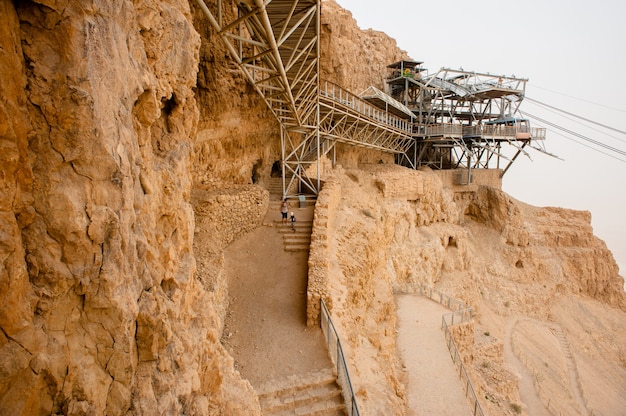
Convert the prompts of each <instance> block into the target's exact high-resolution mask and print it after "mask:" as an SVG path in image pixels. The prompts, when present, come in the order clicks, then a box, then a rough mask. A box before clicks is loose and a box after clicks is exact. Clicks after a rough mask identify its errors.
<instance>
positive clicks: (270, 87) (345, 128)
mask: <svg viewBox="0 0 626 416" xmlns="http://www.w3.org/2000/svg"><path fill="white" fill-rule="evenodd" d="M196 2H197V3H198V5H199V6H200V8H201V9H202V11H203V12H204V14H205V15H206V17H207V19H208V21H209V23H210V24H211V26H212V27H213V28H214V30H215V31H216V32H217V33H218V35H219V36H220V38H221V39H222V41H223V42H224V44H225V45H226V47H227V49H228V51H229V53H230V55H231V56H232V58H233V59H234V60H235V62H236V63H237V64H238V66H239V68H240V69H241V70H242V72H243V74H244V75H245V76H246V78H247V80H248V82H250V83H251V84H252V85H253V86H254V88H255V89H256V91H257V92H258V93H259V94H260V96H261V97H262V98H263V100H264V101H265V103H266V104H267V106H268V107H269V109H270V110H271V111H272V113H273V114H274V116H275V118H276V119H277V121H278V122H279V124H280V128H281V151H282V159H281V166H282V180H283V196H284V197H288V196H290V195H292V196H293V194H294V193H303V192H305V193H313V194H317V192H318V191H319V189H320V187H321V173H320V172H321V166H320V160H321V158H322V157H324V156H325V155H327V154H329V153H331V152H334V150H335V144H336V143H345V144H349V145H354V146H359V147H365V148H370V149H376V150H379V151H383V152H388V153H392V154H394V155H395V161H396V163H398V164H400V165H403V166H407V167H410V168H413V169H417V168H418V167H420V166H429V167H431V168H433V169H467V171H468V174H467V178H468V179H467V180H468V183H469V181H471V174H470V171H471V170H472V169H489V168H497V169H502V175H504V173H506V171H507V170H508V169H509V167H510V166H511V164H512V163H513V162H514V161H515V159H516V158H517V157H518V156H519V155H520V154H524V155H527V156H528V153H527V151H526V149H527V148H533V149H536V150H538V151H540V152H545V149H544V146H543V141H544V139H545V129H538V128H532V127H530V125H529V122H528V120H527V119H525V118H523V117H522V116H521V112H520V110H519V108H520V105H521V103H522V101H523V99H524V94H525V88H526V82H527V81H528V80H527V79H524V78H518V77H515V76H505V75H492V74H489V73H478V72H473V71H464V70H462V69H459V70H453V69H446V68H442V69H440V70H438V71H437V72H435V73H433V74H429V73H428V71H427V70H426V69H425V68H423V67H422V62H419V61H411V60H403V61H399V62H395V63H391V64H390V65H389V66H388V68H387V69H388V73H387V76H386V79H384V80H383V81H384V82H383V84H384V87H383V90H380V89H378V88H376V87H374V86H370V87H368V88H367V89H366V90H365V91H362V92H361V93H360V94H356V93H354V92H351V91H347V90H345V89H344V88H342V87H341V86H339V85H336V84H332V83H330V82H327V81H325V80H321V79H320V70H319V62H320V51H319V44H320V41H319V39H320V7H321V2H320V0H273V1H269V2H267V1H265V2H264V1H262V0H246V1H240V2H238V3H237V11H236V12H237V13H236V14H233V13H232V10H231V9H229V6H228V5H226V4H223V3H222V1H221V0H218V1H217V4H216V5H213V6H212V8H209V6H208V5H207V4H206V3H205V2H204V0H196ZM229 4H230V3H229ZM545 153H547V152H545ZM333 155H334V154H333ZM333 160H334V157H333Z"/></svg>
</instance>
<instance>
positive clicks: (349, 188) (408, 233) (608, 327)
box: [308, 164, 626, 415]
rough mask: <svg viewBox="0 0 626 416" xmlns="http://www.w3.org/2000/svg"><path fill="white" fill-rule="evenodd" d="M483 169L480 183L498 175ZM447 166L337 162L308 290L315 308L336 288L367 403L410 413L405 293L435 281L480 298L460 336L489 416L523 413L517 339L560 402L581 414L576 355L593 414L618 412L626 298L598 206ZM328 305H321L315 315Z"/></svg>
mask: <svg viewBox="0 0 626 416" xmlns="http://www.w3.org/2000/svg"><path fill="white" fill-rule="evenodd" d="M481 173H483V172H475V174H478V175H479V176H477V177H476V178H475V179H476V182H478V183H481V182H482V183H489V182H492V179H491V178H489V177H483V175H480V174H481ZM484 173H486V174H489V172H484ZM493 173H496V174H497V172H493ZM447 176H448V174H447V173H446V172H444V173H442V174H439V172H432V171H429V170H428V169H426V170H421V171H413V170H409V169H405V168H400V167H398V166H393V165H378V164H377V165H369V166H362V168H361V169H359V170H343V169H336V170H335V171H334V173H333V175H331V176H330V177H329V178H327V182H326V186H325V187H324V190H323V191H322V193H321V194H320V196H319V199H318V206H317V207H316V211H317V212H316V216H317V218H316V222H315V224H314V229H313V236H312V245H311V254H310V257H309V288H308V296H309V300H310V301H311V304H312V305H315V301H316V300H317V298H318V297H323V298H324V299H325V301H326V303H327V304H328V305H329V308H330V309H331V314H332V315H333V319H334V320H335V324H336V325H338V326H339V327H340V332H341V333H342V334H344V337H345V339H344V351H345V352H346V355H347V356H348V361H349V362H350V363H351V364H352V366H351V370H352V371H353V373H352V374H351V378H352V381H353V384H354V385H355V390H356V391H357V397H358V399H359V403H360V405H361V406H362V409H363V410H364V413H366V414H382V413H385V412H386V411H388V410H389V409H394V410H393V412H392V413H394V414H403V413H404V412H406V409H405V407H404V406H405V405H406V402H405V400H406V399H405V390H404V389H405V385H404V383H403V375H402V364H401V363H400V362H399V360H398V356H397V354H395V353H394V351H395V345H396V317H395V310H396V306H395V301H394V293H397V292H401V293H419V287H420V285H427V286H430V287H436V288H438V289H439V290H442V291H443V292H444V293H447V294H448V295H450V296H454V297H456V298H458V299H461V300H463V301H464V302H465V303H466V304H468V305H471V306H473V307H474V308H475V311H476V316H475V327H472V328H465V329H464V330H463V331H459V334H458V335H459V336H460V337H461V340H460V342H459V345H460V348H461V349H462V350H463V353H464V354H465V360H466V365H467V366H468V368H469V370H468V371H469V372H470V376H471V377H472V379H473V381H474V383H475V387H477V388H478V389H479V390H478V391H479V399H480V400H481V402H482V406H483V408H484V409H487V410H488V412H489V414H511V415H514V414H518V413H517V412H516V411H515V410H514V409H515V405H516V404H517V403H519V396H518V395H519V392H518V386H517V376H516V375H515V373H513V372H512V369H513V366H512V364H511V363H510V362H505V360H504V355H503V354H504V349H505V348H509V349H511V350H512V351H514V354H515V355H516V356H517V357H518V358H519V359H520V360H522V362H523V367H521V368H522V369H523V370H524V371H527V372H528V373H529V374H531V376H533V377H535V378H536V380H535V381H534V383H535V388H536V389H537V391H538V393H537V394H538V395H539V397H540V400H541V401H542V402H543V404H544V406H546V408H549V409H551V411H555V412H556V413H557V414H558V413H559V412H561V413H562V414H580V413H579V412H580V409H579V408H578V406H577V405H576V402H575V398H574V396H573V395H572V391H574V390H575V389H574V390H573V389H572V388H571V386H570V382H569V381H567V380H569V377H570V376H568V371H569V370H568V365H570V364H568V363H567V362H566V358H567V357H568V356H574V357H575V358H574V359H572V360H575V361H576V362H577V363H578V365H577V368H578V369H579V370H578V371H579V373H578V375H577V376H576V377H577V380H578V381H576V382H575V383H578V384H579V385H580V386H582V387H581V388H580V390H581V391H582V393H580V396H581V397H582V401H583V402H584V403H586V406H587V409H588V411H593V412H595V413H598V412H599V413H602V414H617V413H616V412H618V411H619V410H618V409H620V408H622V406H623V405H624V404H625V403H624V400H623V399H622V396H623V388H624V385H623V380H625V379H626V371H624V367H623V358H624V354H625V351H624V347H623V345H625V344H624V342H625V341H626V338H625V335H624V331H620V330H619V328H622V329H623V327H624V324H623V322H624V319H626V296H625V295H624V291H623V289H622V286H623V279H622V278H621V277H620V276H618V274H617V265H616V263H615V260H614V259H613V256H612V255H611V253H610V251H609V250H608V249H607V248H606V245H605V244H604V242H602V241H601V240H599V239H598V238H596V237H595V236H594V235H593V233H592V230H591V227H590V216H589V213H587V212H579V211H572V210H567V209H560V208H537V207H532V206H528V205H526V204H523V203H521V202H519V201H515V200H514V199H512V198H511V197H509V196H508V195H506V194H504V193H503V192H502V191H500V190H499V189H498V188H497V187H491V186H485V185H480V186H479V185H472V186H454V185H453V184H452V181H448V180H447V179H449V178H447ZM565 305H569V306H565ZM599 305H603V306H602V307H600V306H599ZM316 313H317V311H316V310H315V308H313V307H312V308H310V309H309V314H308V316H309V322H311V323H312V322H314V321H315V318H316ZM564 334H566V335H564ZM600 334H602V335H600ZM559 345H561V346H559ZM620 345H621V346H620ZM599 351H604V353H603V354H600V353H599ZM564 357H565V358H564ZM611 363H613V364H611ZM616 364H617V365H616ZM612 365H613V367H611V366H612ZM564 380H565V381H564ZM606 380H621V381H622V382H620V381H616V382H607V381H606ZM599 384H600V385H601V386H602V387H596V386H598V385H599ZM599 391H602V394H601V395H598V392H599ZM600 397H602V398H600ZM483 398H485V399H484V400H483ZM557 398H558V399H557ZM550 406H551V407H550Z"/></svg>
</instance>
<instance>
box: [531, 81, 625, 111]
mask: <svg viewBox="0 0 626 416" xmlns="http://www.w3.org/2000/svg"><path fill="white" fill-rule="evenodd" d="M532 87H533V88H539V89H540V90H544V91H549V92H551V93H553V94H558V95H562V96H563V97H568V98H573V99H575V100H578V101H583V102H585V103H589V104H593V105H597V106H600V107H604V108H608V109H610V110H615V111H619V112H621V113H626V110H623V109H621V108H617V107H611V106H610V105H605V104H600V103H596V102H593V101H589V100H585V99H584V98H579V97H574V96H573V95H568V94H563V93H562V92H558V91H554V90H551V89H548V88H544V87H540V86H539V85H536V84H533V85H532Z"/></svg>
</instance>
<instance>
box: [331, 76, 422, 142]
mask: <svg viewBox="0 0 626 416" xmlns="http://www.w3.org/2000/svg"><path fill="white" fill-rule="evenodd" d="M319 93H320V96H321V97H325V98H329V99H331V100H332V101H334V102H336V103H339V104H341V105H344V106H346V107H349V108H351V109H352V110H354V111H356V112H357V113H359V114H361V115H363V116H366V117H369V118H372V119H374V120H375V121H376V122H377V123H382V124H385V125H387V126H389V127H393V128H395V129H398V130H402V131H403V132H405V133H409V134H410V133H412V129H413V124H412V123H411V122H410V121H406V120H404V119H402V118H400V117H397V116H395V115H393V114H391V113H389V112H387V111H385V110H381V109H380V108H378V107H376V106H374V105H372V104H370V103H368V102H367V101H365V100H364V99H362V98H361V97H359V96H358V95H356V94H353V93H351V92H350V91H348V90H345V89H343V88H341V87H340V86H339V85H337V84H334V83H332V82H328V81H324V83H323V84H322V85H320V92H319Z"/></svg>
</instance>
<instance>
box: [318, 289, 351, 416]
mask: <svg viewBox="0 0 626 416" xmlns="http://www.w3.org/2000/svg"><path fill="white" fill-rule="evenodd" d="M320 303H321V311H322V312H321V319H320V326H321V327H322V332H323V333H324V335H325V338H326V345H327V346H328V351H329V352H330V357H331V358H332V360H333V361H334V362H335V365H336V366H337V380H338V382H339V384H340V385H341V391H342V393H343V399H344V401H345V403H346V410H347V411H348V416H360V413H359V406H358V405H357V401H356V396H355V394H354V389H353V388H352V382H351V381H350V374H349V373H348V365H347V364H346V359H345V356H344V354H343V348H342V347H341V341H340V340H339V334H338V333H337V330H336V329H335V325H334V324H333V321H332V319H331V318H330V313H329V312H328V308H327V307H326V303H324V299H320ZM331 341H332V342H331Z"/></svg>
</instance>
